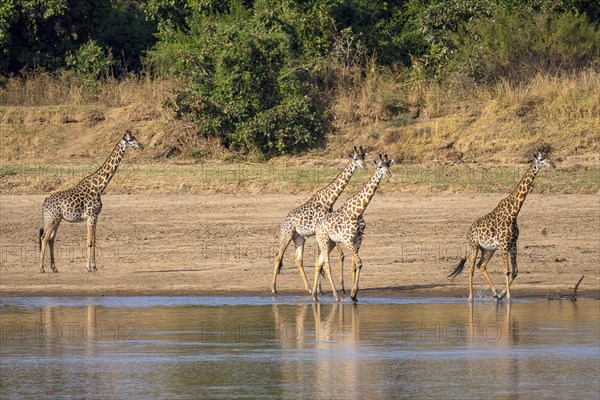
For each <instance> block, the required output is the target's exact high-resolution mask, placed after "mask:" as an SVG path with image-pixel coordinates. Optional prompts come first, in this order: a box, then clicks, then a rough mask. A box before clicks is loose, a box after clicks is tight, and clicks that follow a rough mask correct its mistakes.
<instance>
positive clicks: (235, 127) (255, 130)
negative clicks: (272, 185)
mask: <svg viewBox="0 0 600 400" xmlns="http://www.w3.org/2000/svg"><path fill="white" fill-rule="evenodd" d="M252 11H253V12H251V11H250V10H249V9H247V8H245V7H244V6H242V5H241V4H237V3H234V4H233V5H232V6H231V8H230V10H229V11H228V12H224V13H215V14H204V15H196V16H195V18H194V19H191V20H188V23H189V25H190V32H189V34H184V33H181V32H177V31H175V30H170V29H167V30H165V31H163V32H162V33H161V37H160V42H159V44H158V45H157V46H156V47H155V49H154V50H153V51H152V52H151V54H150V59H151V62H152V63H153V64H154V65H155V66H156V67H157V68H158V69H160V70H163V71H165V70H166V71H167V72H169V73H177V74H179V75H181V76H183V77H185V78H186V79H187V80H188V82H189V85H188V86H187V87H186V88H185V89H183V90H181V91H180V92H178V93H177V96H176V98H175V100H174V102H173V104H172V106H173V107H174V108H175V110H176V111H177V113H178V114H179V115H180V116H187V117H188V118H190V119H192V120H193V121H195V122H196V123H197V124H198V127H199V131H200V132H201V134H202V135H204V136H206V137H218V138H220V140H221V142H222V143H223V145H225V146H226V147H228V148H233V149H237V150H242V151H244V152H256V153H259V154H261V155H263V156H272V155H277V154H286V153H290V152H295V151H298V150H302V149H305V148H308V147H310V146H313V145H315V144H317V143H319V142H320V141H321V140H323V138H324V114H323V112H322V111H319V110H321V109H322V107H320V106H319V99H318V97H317V90H316V86H315V84H314V79H315V78H314V76H313V75H312V72H311V66H310V65H303V64H300V61H301V60H302V52H301V50H302V49H303V43H301V42H300V41H299V38H300V37H301V36H302V35H301V32H299V31H298V29H299V27H302V24H295V25H294V24H292V23H291V22H292V20H294V18H295V17H296V16H297V15H299V14H298V13H297V12H296V9H295V8H294V6H293V3H291V2H289V3H286V2H284V4H283V6H281V5H280V6H278V7H274V6H273V2H271V1H263V2H260V1H257V2H256V3H255V4H254V8H253V10H252Z"/></svg>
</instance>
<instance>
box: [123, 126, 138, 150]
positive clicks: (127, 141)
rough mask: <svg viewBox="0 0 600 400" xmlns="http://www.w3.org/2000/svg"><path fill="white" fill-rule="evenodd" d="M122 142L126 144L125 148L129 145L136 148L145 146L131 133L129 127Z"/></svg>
mask: <svg viewBox="0 0 600 400" xmlns="http://www.w3.org/2000/svg"><path fill="white" fill-rule="evenodd" d="M121 143H122V144H123V145H124V146H125V148H128V147H132V148H134V149H143V148H144V146H143V145H142V144H141V143H140V142H138V140H137V139H136V138H134V137H133V135H132V134H131V131H130V130H129V129H127V130H126V131H125V135H123V138H122V139H121Z"/></svg>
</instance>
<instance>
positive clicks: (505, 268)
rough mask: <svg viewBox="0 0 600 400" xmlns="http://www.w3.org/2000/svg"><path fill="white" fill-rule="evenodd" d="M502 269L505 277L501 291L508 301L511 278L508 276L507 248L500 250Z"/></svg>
mask: <svg viewBox="0 0 600 400" xmlns="http://www.w3.org/2000/svg"><path fill="white" fill-rule="evenodd" d="M502 270H503V271H504V276H505V277H506V286H505V287H504V290H503V291H502V292H503V293H504V292H506V301H509V302H510V284H511V282H512V279H511V276H510V275H511V273H510V268H509V266H508V250H503V251H502ZM502 297H504V295H502ZM502 297H499V299H502Z"/></svg>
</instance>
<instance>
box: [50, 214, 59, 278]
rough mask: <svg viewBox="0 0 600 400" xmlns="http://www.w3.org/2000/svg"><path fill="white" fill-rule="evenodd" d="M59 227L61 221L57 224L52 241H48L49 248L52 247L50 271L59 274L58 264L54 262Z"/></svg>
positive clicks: (51, 237) (51, 236)
mask: <svg viewBox="0 0 600 400" xmlns="http://www.w3.org/2000/svg"><path fill="white" fill-rule="evenodd" d="M59 225H60V220H59V221H58V222H57V223H56V225H55V227H54V230H53V231H52V234H51V235H50V239H49V240H48V247H50V269H52V272H58V269H56V264H55V262H54V240H55V239H56V234H57V232H58V226H59Z"/></svg>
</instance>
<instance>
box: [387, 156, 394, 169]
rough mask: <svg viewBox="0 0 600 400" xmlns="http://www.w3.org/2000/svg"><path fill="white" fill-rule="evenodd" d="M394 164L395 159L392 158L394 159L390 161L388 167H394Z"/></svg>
mask: <svg viewBox="0 0 600 400" xmlns="http://www.w3.org/2000/svg"><path fill="white" fill-rule="evenodd" d="M393 163H395V161H394V159H393V158H392V159H391V160H390V161H389V164H388V167H389V166H390V165H392V164H393Z"/></svg>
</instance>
